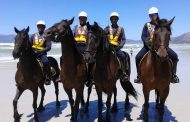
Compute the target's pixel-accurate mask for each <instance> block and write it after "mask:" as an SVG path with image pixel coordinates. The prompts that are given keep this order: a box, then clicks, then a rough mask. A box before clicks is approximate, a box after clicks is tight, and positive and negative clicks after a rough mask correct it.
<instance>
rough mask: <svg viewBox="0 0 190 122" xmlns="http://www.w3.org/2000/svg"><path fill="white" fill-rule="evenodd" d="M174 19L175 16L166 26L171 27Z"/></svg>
mask: <svg viewBox="0 0 190 122" xmlns="http://www.w3.org/2000/svg"><path fill="white" fill-rule="evenodd" d="M174 19H175V16H174V17H173V18H172V19H171V20H170V21H168V23H167V25H169V26H171V24H172V23H173V21H174Z"/></svg>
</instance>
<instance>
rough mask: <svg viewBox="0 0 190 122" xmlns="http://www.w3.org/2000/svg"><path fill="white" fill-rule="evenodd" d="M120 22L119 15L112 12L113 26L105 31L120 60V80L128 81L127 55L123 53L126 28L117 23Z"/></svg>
mask: <svg viewBox="0 0 190 122" xmlns="http://www.w3.org/2000/svg"><path fill="white" fill-rule="evenodd" d="M118 20H119V14H118V13H117V12H112V13H111V14H110V21H111V25H110V26H107V27H106V28H105V29H104V30H105V32H106V34H107V35H108V40H109V42H110V44H111V47H113V48H114V50H115V52H116V55H117V56H118V58H119V60H120V64H121V68H120V74H121V75H120V76H121V77H120V78H121V79H127V80H128V76H127V74H126V71H125V62H126V54H125V53H124V52H123V51H121V49H122V48H123V46H124V44H125V42H126V38H125V32H124V28H123V27H121V26H119V25H118V23H117V22H118ZM122 81H125V80H122Z"/></svg>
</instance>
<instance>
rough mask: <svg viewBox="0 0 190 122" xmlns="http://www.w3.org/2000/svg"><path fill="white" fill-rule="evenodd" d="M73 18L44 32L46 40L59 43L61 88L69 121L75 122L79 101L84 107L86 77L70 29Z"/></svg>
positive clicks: (84, 66)
mask: <svg viewBox="0 0 190 122" xmlns="http://www.w3.org/2000/svg"><path fill="white" fill-rule="evenodd" d="M73 21H74V18H72V19H70V20H62V21H61V22H59V23H56V24H54V25H53V26H52V27H50V28H48V29H47V30H46V31H45V35H46V38H47V39H50V40H52V41H54V42H61V50H62V57H61V59H62V62H61V72H60V78H61V82H62V83H63V88H64V90H65V92H66V93H67V95H68V98H69V103H70V106H71V121H74V122H76V121H77V115H78V112H79V103H80V100H81V99H82V100H81V102H82V105H84V99H83V90H84V84H85V82H86V77H87V69H86V63H85V61H84V59H83V56H82V54H80V53H79V51H78V50H77V47H76V44H75V43H76V42H75V39H74V36H73V33H72V30H71V28H70V25H71V24H72V23H73ZM72 89H74V90H75V92H76V99H75V101H74V100H73V95H72Z"/></svg>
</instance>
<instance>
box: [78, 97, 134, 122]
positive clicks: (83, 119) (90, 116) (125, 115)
mask: <svg viewBox="0 0 190 122" xmlns="http://www.w3.org/2000/svg"><path fill="white" fill-rule="evenodd" d="M124 104H125V103H124V102H123V101H122V102H118V103H117V105H118V111H117V112H115V113H114V112H111V121H112V122H121V121H122V120H124V119H126V120H127V121H132V120H133V119H131V114H130V113H131V111H132V108H133V107H135V106H136V105H134V104H130V105H129V108H128V110H127V111H125V108H124ZM102 107H103V108H102V111H103V113H102V114H103V118H104V119H105V116H106V105H105V103H103V106H102ZM83 110H84V109H83V108H81V109H80V113H79V115H78V121H79V122H94V121H95V120H97V119H98V100H94V101H90V102H89V112H88V113H84V111H83Z"/></svg>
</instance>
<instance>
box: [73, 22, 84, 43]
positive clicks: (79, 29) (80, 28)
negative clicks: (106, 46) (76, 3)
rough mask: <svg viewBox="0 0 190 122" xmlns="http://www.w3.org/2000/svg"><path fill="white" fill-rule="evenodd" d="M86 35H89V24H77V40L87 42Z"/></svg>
mask: <svg viewBox="0 0 190 122" xmlns="http://www.w3.org/2000/svg"><path fill="white" fill-rule="evenodd" d="M86 35H87V26H86V25H85V26H80V25H77V26H76V27H75V37H74V38H75V41H77V42H86Z"/></svg>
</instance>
